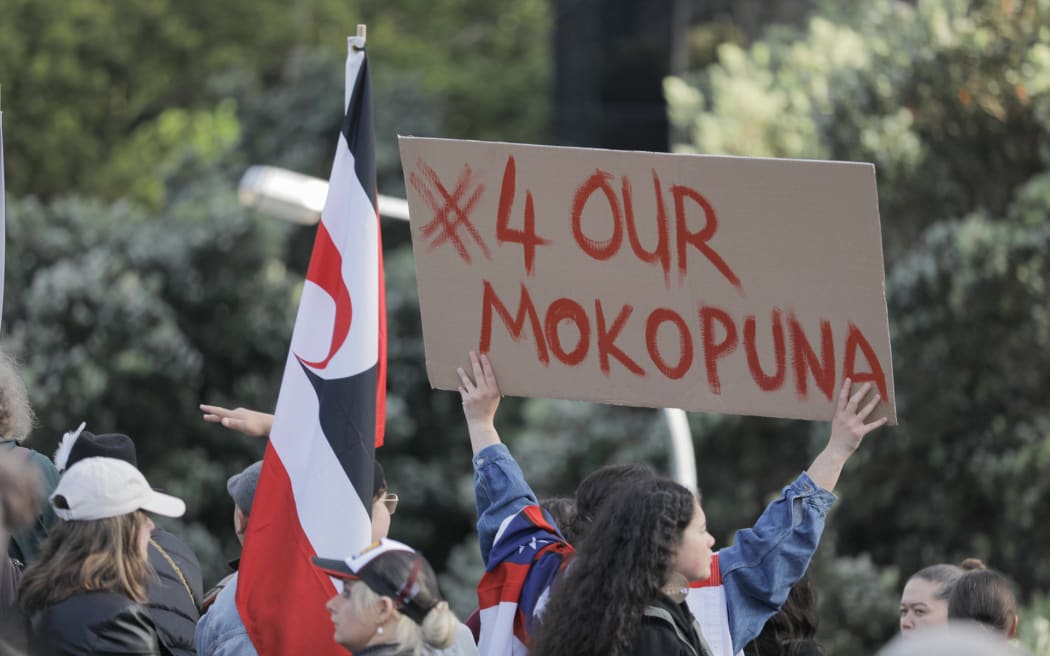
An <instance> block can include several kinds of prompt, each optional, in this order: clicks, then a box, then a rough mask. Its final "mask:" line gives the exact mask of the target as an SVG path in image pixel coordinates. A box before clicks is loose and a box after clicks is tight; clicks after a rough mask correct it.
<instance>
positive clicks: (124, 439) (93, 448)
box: [55, 424, 139, 472]
mask: <svg viewBox="0 0 1050 656" xmlns="http://www.w3.org/2000/svg"><path fill="white" fill-rule="evenodd" d="M85 458H115V459H117V460H123V461H124V462H126V463H129V464H132V465H134V466H135V467H138V466H139V463H138V458H137V457H136V455H135V443H134V442H133V441H132V440H131V438H130V437H128V436H127V435H124V434H123V433H101V434H99V435H95V434H94V433H92V432H90V431H86V430H84V424H81V425H80V428H78V429H77V430H74V431H70V432H68V433H66V434H65V435H64V436H63V437H62V441H61V442H59V444H58V450H57V451H55V467H57V468H58V471H60V472H63V471H65V470H67V469H69V468H70V467H72V466H73V465H74V464H75V463H78V462H80V461H81V460H83V459H85Z"/></svg>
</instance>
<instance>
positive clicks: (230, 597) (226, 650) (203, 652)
mask: <svg viewBox="0 0 1050 656" xmlns="http://www.w3.org/2000/svg"><path fill="white" fill-rule="evenodd" d="M236 599H237V574H234V575H233V577H232V578H230V581H229V583H227V584H226V587H224V588H223V589H222V592H220V593H219V596H218V597H216V598H215V603H213V604H212V605H211V607H210V608H208V612H206V613H204V614H203V615H201V619H200V621H199V622H197V633H196V635H195V636H194V642H195V643H196V644H197V656H237V655H238V654H244V655H245V656H254V655H255V654H256V651H255V645H253V644H252V641H251V638H249V637H248V630H247V629H246V628H244V622H242V621H241V615H240V613H239V612H237V601H236Z"/></svg>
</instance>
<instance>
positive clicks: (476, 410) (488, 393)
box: [456, 351, 500, 453]
mask: <svg viewBox="0 0 1050 656" xmlns="http://www.w3.org/2000/svg"><path fill="white" fill-rule="evenodd" d="M470 364H471V369H472V371H473V374H474V377H473V379H472V378H471V377H470V376H469V375H467V372H465V371H463V368H462V367H460V368H458V369H456V374H457V375H459V381H460V386H459V396H460V398H461V399H462V400H463V415H464V416H465V417H466V418H467V430H468V431H469V433H470V443H471V445H472V446H473V447H474V453H477V452H478V451H481V450H482V449H484V448H485V447H486V446H489V445H491V444H499V442H500V439H499V434H498V433H497V432H496V425H495V421H496V408H497V407H499V399H500V392H499V385H498V384H497V383H496V375H495V374H494V373H493V372H492V363H491V362H489V358H488V356H487V355H485V354H482V355H481V356H480V357H479V356H478V354H477V353H475V352H474V351H471V352H470Z"/></svg>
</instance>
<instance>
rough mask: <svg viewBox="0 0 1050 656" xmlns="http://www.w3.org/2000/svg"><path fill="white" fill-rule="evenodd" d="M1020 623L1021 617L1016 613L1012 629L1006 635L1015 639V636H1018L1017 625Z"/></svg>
mask: <svg viewBox="0 0 1050 656" xmlns="http://www.w3.org/2000/svg"><path fill="white" fill-rule="evenodd" d="M1020 623H1021V618H1020V617H1018V616H1017V615H1014V623H1013V625H1012V626H1011V627H1010V630H1009V631H1008V632H1007V634H1006V637H1008V638H1010V639H1011V640H1013V639H1014V638H1015V637H1017V626H1018V625H1019V624H1020Z"/></svg>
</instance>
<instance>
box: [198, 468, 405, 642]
mask: <svg viewBox="0 0 1050 656" xmlns="http://www.w3.org/2000/svg"><path fill="white" fill-rule="evenodd" d="M262 465H263V463H262V461H261V460H260V461H258V462H255V463H253V464H252V465H250V466H248V468H247V469H245V470H244V471H242V472H240V473H238V474H234V475H233V476H231V477H230V479H229V480H228V481H227V483H226V490H227V491H228V492H229V493H230V497H231V498H232V499H233V502H234V511H233V527H234V531H235V532H236V534H237V540H238V541H239V542H240V543H241V544H242V545H243V544H244V537H245V535H247V533H248V519H249V516H250V515H251V509H252V501H253V500H254V498H255V489H256V487H257V486H258V484H259V475H260V473H261V472H262ZM372 485H373V488H372V540H373V541H378V540H381V539H382V538H385V537H386V535H387V533H388V532H389V531H390V517H391V515H393V514H394V512H395V511H396V510H397V502H398V496H397V495H396V494H393V493H392V492H390V491H389V489H388V487H387V482H386V474H385V473H384V472H383V466H382V465H380V464H379V463H378V462H376V463H375V473H374V475H373V484H372ZM239 564H240V562H239V559H237V560H233V561H230V567H231V568H233V570H234V571H233V573H232V574H230V575H229V576H227V577H226V578H224V579H223V580H222V581H220V582H219V583H218V584H217V585H216V586H215V588H213V589H212V590H211V591H210V592H208V593H207V594H206V595H205V596H204V601H203V602H202V604H201V605H202V610H203V611H205V612H204V614H203V615H202V616H201V619H200V621H199V622H198V623H197V632H196V636H195V639H194V641H195V643H196V647H197V655H198V656H227V655H229V656H232V655H233V654H248V655H251V654H255V653H257V652H256V650H255V646H254V645H253V644H252V641H251V639H250V638H249V637H248V631H247V629H245V627H244V622H243V621H242V620H241V616H240V614H239V612H238V610H237V601H236V597H237V575H238V574H237V567H238V565H239Z"/></svg>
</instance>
